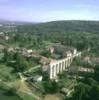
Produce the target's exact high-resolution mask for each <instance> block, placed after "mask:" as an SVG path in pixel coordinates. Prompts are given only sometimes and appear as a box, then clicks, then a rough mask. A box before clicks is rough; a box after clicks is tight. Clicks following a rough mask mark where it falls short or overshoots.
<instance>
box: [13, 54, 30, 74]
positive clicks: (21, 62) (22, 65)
mask: <svg viewBox="0 0 99 100" xmlns="http://www.w3.org/2000/svg"><path fill="white" fill-rule="evenodd" d="M15 59H16V64H15V69H16V70H17V71H20V72H23V71H25V70H26V69H27V68H28V66H29V64H28V62H27V61H26V59H25V58H24V57H23V56H22V55H21V54H20V53H16V56H15Z"/></svg>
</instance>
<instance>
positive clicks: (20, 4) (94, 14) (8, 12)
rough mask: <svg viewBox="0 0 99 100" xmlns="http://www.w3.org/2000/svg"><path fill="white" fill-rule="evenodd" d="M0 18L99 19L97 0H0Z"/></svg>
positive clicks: (41, 19) (36, 19)
mask: <svg viewBox="0 0 99 100" xmlns="http://www.w3.org/2000/svg"><path fill="white" fill-rule="evenodd" d="M0 19H7V20H20V21H33V22H45V21H53V20H99V0H0Z"/></svg>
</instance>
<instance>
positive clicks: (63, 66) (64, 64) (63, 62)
mask: <svg viewBox="0 0 99 100" xmlns="http://www.w3.org/2000/svg"><path fill="white" fill-rule="evenodd" d="M62 63H63V71H65V62H64V61H63V62H62Z"/></svg>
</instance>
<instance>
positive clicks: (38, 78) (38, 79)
mask: <svg viewBox="0 0 99 100" xmlns="http://www.w3.org/2000/svg"><path fill="white" fill-rule="evenodd" d="M32 79H33V81H35V82H41V81H42V79H43V77H42V76H40V75H36V76H34V77H33V78H32Z"/></svg>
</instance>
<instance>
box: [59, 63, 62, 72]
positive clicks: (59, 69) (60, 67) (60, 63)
mask: <svg viewBox="0 0 99 100" xmlns="http://www.w3.org/2000/svg"><path fill="white" fill-rule="evenodd" d="M61 69H62V68H61V63H59V72H61V71H62V70H61Z"/></svg>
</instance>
